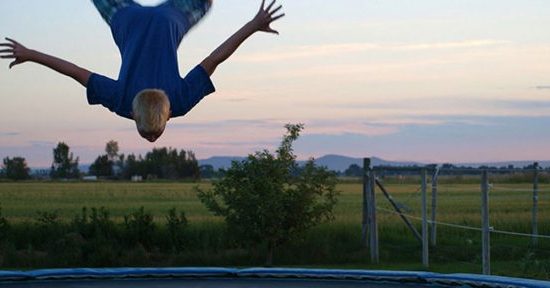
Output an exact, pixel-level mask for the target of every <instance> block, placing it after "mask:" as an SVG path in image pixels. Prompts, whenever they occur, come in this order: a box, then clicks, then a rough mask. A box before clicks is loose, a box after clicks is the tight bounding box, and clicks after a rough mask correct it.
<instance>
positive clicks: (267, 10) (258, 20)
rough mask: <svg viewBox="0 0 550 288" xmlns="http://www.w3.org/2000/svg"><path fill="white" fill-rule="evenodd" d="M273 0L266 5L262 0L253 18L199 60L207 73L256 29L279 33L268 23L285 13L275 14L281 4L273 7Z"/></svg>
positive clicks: (210, 73) (231, 53) (225, 58)
mask: <svg viewBox="0 0 550 288" xmlns="http://www.w3.org/2000/svg"><path fill="white" fill-rule="evenodd" d="M275 1H276V0H273V1H272V2H271V4H269V5H268V6H267V7H266V6H265V0H262V6H261V7H260V11H258V14H256V16H255V17H254V19H252V20H251V21H250V22H248V23H246V24H245V25H244V26H243V27H242V28H241V29H239V31H237V32H236V33H235V34H233V35H232V36H231V37H229V39H227V40H226V41H225V42H223V43H222V45H220V46H219V47H218V48H217V49H216V50H214V52H212V54H210V56H208V57H206V59H204V60H203V61H202V62H201V66H202V67H203V68H204V70H206V72H207V73H208V75H212V74H214V71H215V70H216V67H218V65H220V64H221V63H222V62H224V61H225V60H227V59H228V58H229V57H230V56H231V55H233V53H235V51H236V50H237V48H239V46H241V44H242V43H243V42H244V41H245V40H246V39H248V37H250V36H251V35H252V34H254V33H256V32H258V31H262V32H267V33H274V34H279V32H277V31H275V30H273V29H272V28H271V26H270V25H271V23H272V22H273V21H275V20H277V19H279V18H281V17H283V16H285V14H278V15H275V14H277V12H279V10H281V8H282V6H281V5H279V6H278V7H276V8H275Z"/></svg>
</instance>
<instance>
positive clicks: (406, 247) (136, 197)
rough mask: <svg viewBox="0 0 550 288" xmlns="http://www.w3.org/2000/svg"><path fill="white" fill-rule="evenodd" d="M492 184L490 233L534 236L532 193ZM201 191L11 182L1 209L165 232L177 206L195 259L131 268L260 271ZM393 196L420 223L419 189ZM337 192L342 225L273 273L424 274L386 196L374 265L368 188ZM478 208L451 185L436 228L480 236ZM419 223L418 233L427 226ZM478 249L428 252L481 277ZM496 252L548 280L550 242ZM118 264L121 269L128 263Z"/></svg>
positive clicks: (502, 260) (506, 263) (17, 216)
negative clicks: (153, 226) (365, 211)
mask: <svg viewBox="0 0 550 288" xmlns="http://www.w3.org/2000/svg"><path fill="white" fill-rule="evenodd" d="M497 182H498V181H497ZM492 184H493V189H492V190H491V193H490V211H491V214H490V218H491V224H492V226H494V228H495V229H498V230H505V231H513V232H522V233H530V230H531V226H530V225H531V224H530V223H531V207H532V193H531V192H530V189H531V188H532V185H531V184H530V183H507V182H503V183H492ZM196 185H200V186H201V187H203V188H208V187H209V185H210V184H208V183H202V184H192V183H163V182H161V183H120V182H92V183H81V182H64V183H55V182H22V183H6V182H4V183H0V205H1V206H2V214H3V216H4V217H6V218H7V219H8V221H9V222H10V223H15V224H16V225H25V223H27V222H33V221H36V218H37V216H38V214H37V212H38V211H42V212H44V211H46V212H48V211H50V212H51V211H56V212H57V213H58V215H59V216H60V217H61V220H62V221H64V222H67V223H68V222H70V221H71V220H72V219H73V218H74V216H75V215H77V214H79V213H80V212H81V209H82V207H88V208H91V207H98V208H99V207H105V208H107V209H108V210H109V212H110V215H111V216H112V218H113V219H114V220H115V221H117V222H122V221H123V217H124V216H125V215H129V214H131V213H133V212H135V211H136V210H137V209H138V208H139V207H142V206H143V207H144V208H145V210H146V211H147V212H148V213H151V214H152V215H153V216H154V221H155V222H156V223H159V224H164V223H165V215H167V212H168V211H169V210H170V209H171V208H174V207H175V208H177V209H178V210H179V211H185V214H186V216H187V219H188V220H189V223H190V227H189V234H190V235H191V236H189V237H191V238H193V237H194V241H192V243H193V244H189V247H190V248H189V250H186V251H183V252H182V253H179V254H178V255H175V256H170V257H169V258H170V259H169V261H168V260H166V259H163V257H165V256H166V255H164V256H163V255H161V254H158V253H156V252H154V251H152V252H151V251H145V252H144V251H142V248H141V250H140V249H137V250H135V251H134V250H132V251H131V253H130V252H129V254H128V255H125V256H124V257H127V259H128V261H130V263H135V264H141V265H146V266H157V265H160V266H164V265H214V266H253V265H261V263H262V255H260V254H261V253H259V254H258V253H257V252H254V251H253V250H251V249H247V248H246V247H245V248H243V247H239V246H238V245H230V244H227V243H226V242H230V239H229V238H226V237H225V236H224V233H225V231H224V225H223V223H222V220H221V219H219V218H216V217H214V216H212V215H211V214H210V213H209V212H208V211H207V210H206V208H204V206H203V205H202V204H201V203H200V201H199V200H198V199H197V197H196V195H195V192H194V190H193V188H194V187H195V186H196ZM386 188H387V189H388V191H389V192H390V193H391V195H392V197H393V198H395V200H397V201H398V203H399V204H400V206H401V207H402V208H403V209H404V210H405V211H406V213H407V214H409V215H412V216H415V217H420V215H421V211H420V202H421V199H420V197H421V193H420V191H419V188H420V185H419V184H395V183H392V184H389V185H387V187H386ZM539 189H540V191H541V192H540V195H539V217H538V219H539V233H540V234H544V235H550V222H549V221H548V220H547V219H550V185H549V184H542V185H540V187H539ZM338 190H339V191H341V194H340V197H339V202H338V205H337V206H336V208H335V221H334V222H332V223H328V224H323V225H321V226H319V227H316V228H314V229H312V230H311V231H310V232H308V233H307V234H306V235H303V237H301V238H300V239H296V240H295V241H292V242H291V243H288V244H286V245H284V246H283V247H281V249H279V250H278V251H277V254H276V256H275V261H276V262H275V263H276V265H282V266H306V267H328V268H366V269H397V270H402V269H403V270H421V269H423V267H422V266H421V264H420V263H421V251H420V245H419V243H418V242H417V241H416V239H415V238H414V237H413V236H412V234H411V233H410V232H409V231H408V230H407V228H406V227H405V225H404V224H403V223H402V221H401V220H400V219H399V218H398V217H397V216H396V215H394V214H393V213H389V212H387V211H386V210H385V209H389V210H391V206H390V205H389V203H388V201H387V200H386V199H385V198H383V196H382V194H381V193H377V207H378V208H380V209H381V210H380V211H379V214H378V221H379V230H380V231H379V234H380V236H379V237H380V245H381V247H380V249H381V250H380V255H381V264H378V265H372V264H370V263H369V261H368V259H369V256H368V252H367V251H366V249H364V248H363V247H362V246H361V207H362V185H361V184H359V183H352V182H346V183H342V184H339V185H338ZM480 203H481V197H480V187H479V184H478V183H472V184H456V183H452V182H449V183H447V182H444V184H441V185H440V186H439V196H438V210H437V216H438V219H437V220H438V221H441V222H448V223H453V224H460V225H467V226H473V227H479V225H480V215H481V208H480ZM412 222H413V224H414V225H415V226H416V227H417V229H418V230H420V222H419V221H417V220H412ZM228 239H229V240H228ZM480 242H481V234H480V233H479V232H477V231H470V230H461V229H455V228H449V227H444V226H439V227H438V245H437V247H432V249H431V251H430V261H431V266H430V270H431V271H436V272H445V273H448V272H466V273H479V272H480V271H481V263H480V254H481V249H480V245H481V244H480ZM491 245H492V251H491V252H492V255H491V257H492V265H493V267H492V268H493V272H494V273H495V274H499V275H508V276H519V277H535V278H541V279H549V277H550V276H549V274H550V261H549V260H548V259H550V240H549V239H540V240H539V243H538V246H537V247H534V246H532V245H531V242H530V238H528V237H521V236H510V235H500V234H492V241H491ZM251 251H252V252H251ZM132 253H133V254H132ZM143 253H145V254H146V255H148V256H147V257H145V259H146V261H143V260H141V261H138V262H135V259H134V258H140V257H141V256H143ZM134 254H135V255H134ZM157 254H158V255H157ZM18 255H19V254H18ZM18 257H22V256H18ZM125 259H126V258H125ZM132 259H134V260H132ZM159 259H163V260H159ZM131 261H134V262H131ZM29 263H30V264H29V265H24V266H25V267H44V266H49V265H52V266H56V265H59V264H51V263H49V262H40V261H35V262H32V261H31V260H29ZM115 264H116V263H115ZM119 264H120V265H124V263H122V262H121V263H119ZM61 266H63V265H61Z"/></svg>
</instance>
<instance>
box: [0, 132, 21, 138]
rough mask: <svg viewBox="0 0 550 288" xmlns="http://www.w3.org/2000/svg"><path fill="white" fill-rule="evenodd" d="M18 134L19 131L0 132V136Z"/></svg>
mask: <svg viewBox="0 0 550 288" xmlns="http://www.w3.org/2000/svg"><path fill="white" fill-rule="evenodd" d="M18 135H20V133H19V132H0V137H2V136H18Z"/></svg>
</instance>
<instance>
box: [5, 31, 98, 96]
mask: <svg viewBox="0 0 550 288" xmlns="http://www.w3.org/2000/svg"><path fill="white" fill-rule="evenodd" d="M6 40H7V41H8V42H5V43H0V49H1V50H0V58H3V59H14V60H13V62H11V63H10V69H11V68H12V67H13V66H15V65H19V64H21V63H25V62H35V63H38V64H41V65H44V66H46V67H49V68H51V69H53V70H55V71H57V72H59V73H61V74H63V75H66V76H69V77H71V78H73V79H74V80H76V81H78V83H80V84H82V85H83V86H84V87H86V86H87V84H88V78H90V75H91V74H92V72H90V71H88V70H86V69H83V68H81V67H78V66H76V65H74V64H73V63H70V62H68V61H65V60H63V59H59V58H56V57H53V56H50V55H47V54H44V53H42V52H39V51H36V50H31V49H28V48H26V47H25V46H23V45H21V44H20V43H18V42H17V41H15V40H12V39H10V38H6Z"/></svg>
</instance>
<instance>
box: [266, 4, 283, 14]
mask: <svg viewBox="0 0 550 288" xmlns="http://www.w3.org/2000/svg"><path fill="white" fill-rule="evenodd" d="M281 8H283V5H279V7H277V8H275V10H273V11H271V12H269V15H271V16H273V15H274V14H275V13H277V11H279V10H281Z"/></svg>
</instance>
